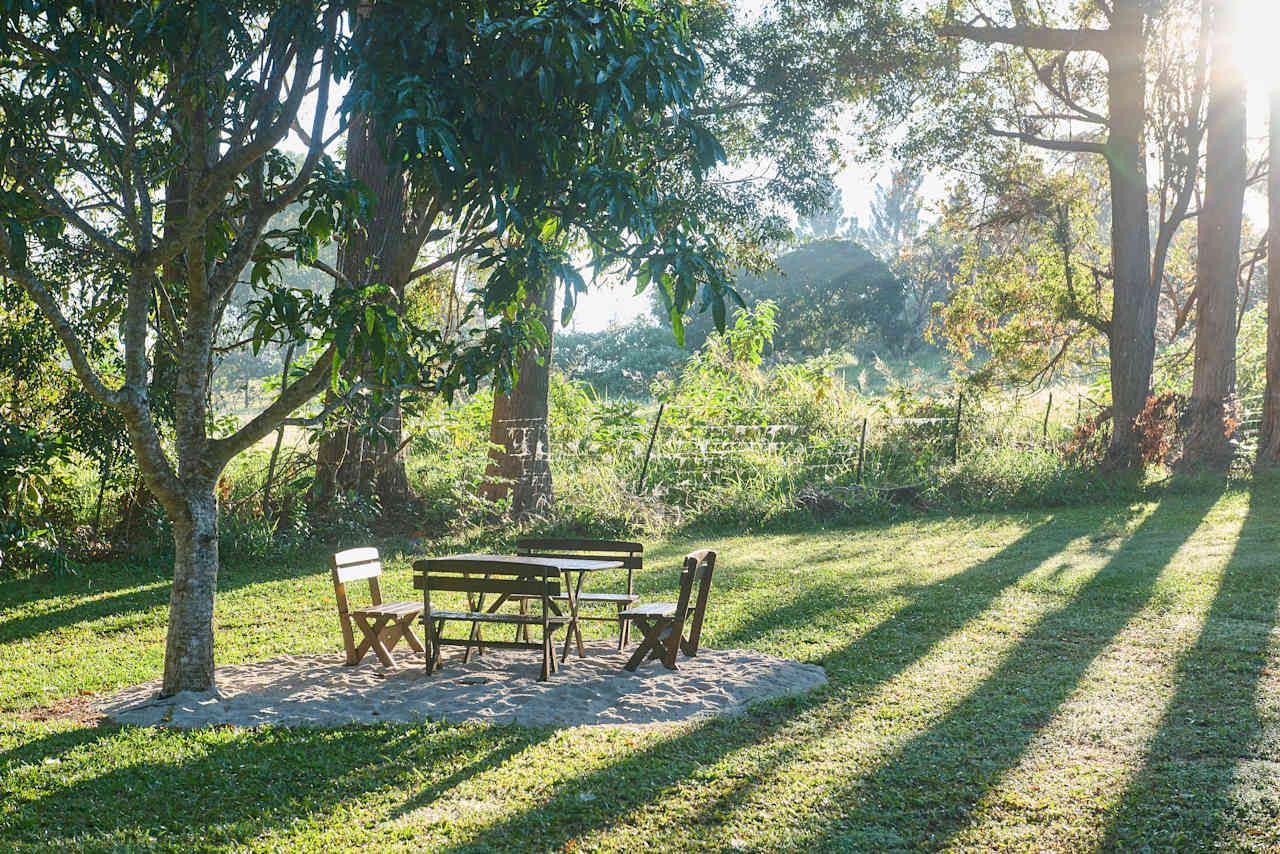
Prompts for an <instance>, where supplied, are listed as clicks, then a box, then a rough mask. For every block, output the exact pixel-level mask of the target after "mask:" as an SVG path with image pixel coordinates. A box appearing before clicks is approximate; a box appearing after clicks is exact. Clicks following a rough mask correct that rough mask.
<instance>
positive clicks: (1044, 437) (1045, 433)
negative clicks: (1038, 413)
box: [1040, 392, 1053, 442]
mask: <svg viewBox="0 0 1280 854" xmlns="http://www.w3.org/2000/svg"><path fill="white" fill-rule="evenodd" d="M1052 410H1053V392H1049V405H1048V406H1046V407H1045V408H1044V427H1043V428H1041V430H1040V441H1042V442H1047V441H1049V413H1050V412H1051V411H1052Z"/></svg>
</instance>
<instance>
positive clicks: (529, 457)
mask: <svg viewBox="0 0 1280 854" xmlns="http://www.w3.org/2000/svg"><path fill="white" fill-rule="evenodd" d="M1084 414H1085V408H1084V405H1083V401H1082V400H1069V401H1063V400H1062V399H1061V398H1059V399H1058V401H1057V402H1056V403H1055V400H1054V399H1053V398H1052V397H1050V399H1049V400H1047V401H1046V402H1044V403H1040V402H1035V403H1034V405H1028V402H1027V401H1025V400H1023V401H1009V402H1008V405H1004V406H997V407H991V406H989V405H988V406H987V407H986V408H982V409H979V408H977V407H967V406H966V404H965V401H964V400H963V398H960V397H955V398H954V399H953V402H952V403H950V404H938V403H933V404H930V405H928V407H927V409H926V414H909V415H898V414H893V413H890V412H887V411H884V410H881V409H876V410H867V411H866V412H864V413H862V414H860V415H856V414H855V415H846V416H845V417H843V418H830V419H826V418H824V419H821V420H820V422H819V423H816V424H747V423H742V424H699V423H687V422H683V421H674V420H673V419H670V418H668V419H667V420H666V421H664V420H663V418H662V410H661V409H659V411H658V414H657V417H656V419H655V420H653V421H650V422H648V423H644V422H642V421H637V422H635V423H631V424H627V425H623V426H621V427H619V426H618V425H614V428H613V429H612V430H604V431H599V432H594V433H593V432H592V431H590V430H587V429H583V428H582V426H581V425H570V426H569V427H562V429H561V430H560V431H558V432H559V433H560V435H552V436H550V437H548V436H546V435H545V434H543V433H540V432H539V431H540V430H542V429H543V428H542V427H541V426H540V425H538V424H534V423H529V422H524V421H514V420H513V421H507V422H502V423H501V424H500V425H499V426H500V428H503V429H505V430H506V432H507V440H508V445H507V447H508V448H513V449H515V456H518V457H519V458H520V459H521V460H522V467H523V471H522V474H521V476H522V477H523V478H525V479H527V480H528V481H533V482H536V481H537V480H539V479H541V478H545V477H547V476H549V474H550V473H552V472H555V473H559V474H563V473H566V472H569V471H573V470H578V469H580V468H581V467H583V466H588V467H589V466H599V465H606V466H609V467H611V468H612V469H613V470H614V471H616V472H618V474H619V475H620V476H622V477H624V478H626V479H627V480H628V481H629V484H630V486H631V488H632V489H633V491H635V492H637V493H641V492H645V491H648V490H654V489H660V490H662V491H664V492H666V493H668V494H671V493H674V494H676V495H679V494H680V493H687V492H691V491H694V490H697V489H700V488H705V487H707V486H709V485H713V484H716V483H721V482H725V481H732V480H743V479H746V478H760V477H765V478H769V477H773V478H785V479H787V480H788V481H790V482H792V483H793V484H794V485H796V486H799V485H802V484H806V483H808V484H839V485H845V486H850V485H866V486H873V487H877V488H886V487H888V488H891V487H898V486H903V485H907V484H913V483H918V482H921V481H925V480H928V479H929V478H931V477H932V476H933V475H934V474H935V473H936V472H937V471H938V470H940V469H941V468H943V467H945V466H947V465H954V464H955V463H957V462H958V461H960V460H962V459H963V458H964V455H965V453H966V451H967V449H971V448H973V447H976V446H978V445H981V446H982V447H984V448H991V447H1001V448H1013V449H1021V450H1032V449H1052V448H1061V447H1062V446H1063V445H1065V444H1066V443H1067V442H1069V441H1070V439H1071V437H1072V435H1073V433H1074V428H1075V424H1076V423H1077V421H1078V419H1080V418H1082V417H1083V416H1084Z"/></svg>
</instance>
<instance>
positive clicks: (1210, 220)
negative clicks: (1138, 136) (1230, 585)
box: [1183, 0, 1248, 470]
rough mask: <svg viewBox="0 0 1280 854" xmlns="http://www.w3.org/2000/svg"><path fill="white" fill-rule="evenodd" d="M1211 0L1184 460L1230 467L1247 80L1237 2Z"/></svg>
mask: <svg viewBox="0 0 1280 854" xmlns="http://www.w3.org/2000/svg"><path fill="white" fill-rule="evenodd" d="M1206 2H1212V4H1213V5H1212V17H1211V20H1210V26H1211V27H1212V28H1213V30H1212V42H1211V43H1212V58H1211V61H1210V66H1209V105H1208V122H1207V133H1206V145H1205V179H1204V181H1205V184H1204V186H1205V188H1204V203H1203V204H1202V206H1201V210H1200V217H1199V220H1198V225H1199V235H1198V244H1199V245H1198V254H1197V260H1196V268H1197V269H1196V280H1197V281H1196V345H1195V374H1194V377H1193V380H1192V387H1191V405H1190V412H1189V424H1188V428H1187V439H1186V444H1185V451H1184V454H1183V463H1184V465H1187V466H1194V467H1199V468H1209V469H1217V470H1225V469H1226V468H1227V467H1228V466H1229V465H1230V464H1231V456H1232V446H1231V440H1230V436H1229V435H1228V432H1229V428H1228V425H1227V417H1228V415H1229V414H1230V405H1231V401H1232V399H1233V398H1234V396H1235V384H1236V358H1235V356H1236V281H1237V276H1238V275H1239V271H1240V231H1241V221H1242V219H1243V216H1244V191H1245V183H1246V181H1247V180H1248V161H1247V155H1246V152H1245V146H1246V143H1247V134H1248V128H1247V124H1246V105H1245V80H1244V75H1243V74H1242V73H1241V70H1240V68H1239V65H1238V64H1237V63H1236V61H1235V47H1234V45H1233V44H1232V40H1233V38H1234V35H1235V33H1236V31H1237V30H1236V21H1237V0H1206Z"/></svg>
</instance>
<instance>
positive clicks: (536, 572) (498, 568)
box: [413, 554, 560, 576]
mask: <svg viewBox="0 0 1280 854" xmlns="http://www.w3.org/2000/svg"><path fill="white" fill-rule="evenodd" d="M413 568H414V571H415V572H430V573H433V574H434V573H439V572H473V573H474V572H481V573H487V574H489V575H528V576H547V575H559V574H560V569H559V567H558V566H556V563H555V561H551V560H538V559H537V558H529V557H516V556H507V555H479V554H466V555H449V556H448V557H434V558H424V559H422V560H416V561H414V562H413Z"/></svg>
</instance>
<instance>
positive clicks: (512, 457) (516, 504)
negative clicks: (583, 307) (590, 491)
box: [480, 287, 556, 519]
mask: <svg viewBox="0 0 1280 854" xmlns="http://www.w3.org/2000/svg"><path fill="white" fill-rule="evenodd" d="M541 300H542V305H541V311H542V324H543V326H545V327H546V330H547V344H546V346H545V347H543V348H531V349H530V350H529V351H528V352H526V353H525V354H524V356H523V357H521V359H520V365H519V376H518V377H517V379H516V383H515V386H514V387H513V388H512V389H511V394H510V395H505V394H495V395H494V396H493V419H492V420H491V421H490V422H489V458H490V462H489V465H488V467H487V468H486V469H485V481H484V483H483V484H482V485H481V488H480V493H481V495H483V496H484V497H485V498H486V499H488V500H489V501H500V500H502V499H503V498H506V497H507V495H508V494H510V496H511V515H512V516H514V517H515V518H517V519H518V518H521V517H524V516H528V515H529V514H530V513H542V512H545V511H547V510H550V509H551V508H552V507H553V506H554V495H553V493H552V483H551V433H550V431H549V429H548V426H547V422H548V415H549V411H548V404H547V395H548V394H549V392H550V390H551V348H552V340H553V338H554V334H553V329H554V328H555V302H556V301H555V289H554V288H552V287H547V288H546V289H545V292H544V293H543V294H542V296H541Z"/></svg>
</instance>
